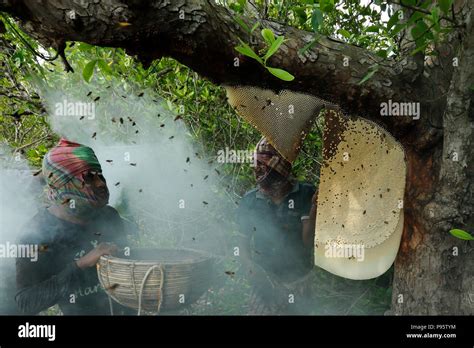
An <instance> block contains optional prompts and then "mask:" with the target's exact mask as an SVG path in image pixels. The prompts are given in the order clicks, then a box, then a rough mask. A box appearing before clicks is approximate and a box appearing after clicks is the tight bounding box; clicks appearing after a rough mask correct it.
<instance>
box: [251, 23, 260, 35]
mask: <svg viewBox="0 0 474 348" xmlns="http://www.w3.org/2000/svg"><path fill="white" fill-rule="evenodd" d="M259 25H260V23H259V22H257V23H255V24H254V25H253V27H252V29H250V33H253V32H254V30H255V29H257V27H258V26H259Z"/></svg>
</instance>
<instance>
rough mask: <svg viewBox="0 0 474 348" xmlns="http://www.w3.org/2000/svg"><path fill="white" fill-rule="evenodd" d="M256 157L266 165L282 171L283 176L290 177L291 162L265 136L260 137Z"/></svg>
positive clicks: (279, 171)
mask: <svg viewBox="0 0 474 348" xmlns="http://www.w3.org/2000/svg"><path fill="white" fill-rule="evenodd" d="M262 155H266V156H262ZM255 157H256V159H257V161H258V162H262V163H264V164H265V165H266V166H268V167H270V168H271V169H273V170H275V171H277V172H278V173H280V174H281V175H282V176H283V177H285V178H288V177H289V176H290V174H291V163H290V162H288V161H287V160H286V159H284V158H283V156H282V155H281V154H280V153H279V152H278V151H277V150H276V149H275V148H274V147H273V146H272V145H271V144H270V143H269V142H268V140H267V139H266V138H265V137H263V138H262V139H260V141H259V142H258V143H257V147H256V149H255Z"/></svg>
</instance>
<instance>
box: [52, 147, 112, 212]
mask: <svg viewBox="0 0 474 348" xmlns="http://www.w3.org/2000/svg"><path fill="white" fill-rule="evenodd" d="M88 171H95V172H102V168H101V166H100V163H99V161H98V159H97V157H96V155H95V153H94V151H93V150H92V149H91V148H90V147H87V146H84V145H81V144H78V143H74V142H71V141H68V140H66V139H64V138H62V139H61V140H60V141H59V143H58V145H57V146H56V147H54V148H52V149H51V150H50V151H49V152H48V153H47V154H46V155H45V156H44V158H43V176H44V178H45V180H46V183H47V184H48V187H47V197H48V200H49V201H50V202H51V204H53V205H57V206H59V207H61V208H63V209H62V210H63V211H65V212H66V213H68V214H71V215H74V216H76V217H85V216H87V215H88V214H91V215H94V211H96V210H97V208H101V207H103V206H105V205H106V204H107V203H108V193H107V194H106V195H105V197H98V196H97V195H96V194H95V193H94V191H93V189H92V188H91V187H90V186H89V185H87V184H86V183H85V182H84V179H83V174H84V173H86V172H88Z"/></svg>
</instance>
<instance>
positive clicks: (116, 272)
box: [97, 249, 212, 314]
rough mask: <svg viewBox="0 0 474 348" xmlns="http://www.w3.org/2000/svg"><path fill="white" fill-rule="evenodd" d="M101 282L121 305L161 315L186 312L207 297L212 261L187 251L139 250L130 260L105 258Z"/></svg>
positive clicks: (99, 268)
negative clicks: (185, 308) (200, 299)
mask: <svg viewBox="0 0 474 348" xmlns="http://www.w3.org/2000/svg"><path fill="white" fill-rule="evenodd" d="M97 273H98V276H99V281H100V283H101V285H102V286H103V287H104V289H105V291H106V292H107V294H108V295H109V296H110V297H111V298H112V299H114V300H115V301H117V302H118V303H120V304H122V305H124V306H126V307H129V308H133V309H136V310H138V314H140V312H141V311H142V310H145V311H148V312H155V313H158V312H160V310H172V309H178V308H183V307H185V306H187V305H189V304H192V303H193V302H195V301H196V300H197V299H198V298H199V297H201V296H202V295H203V293H204V292H205V291H206V289H207V288H208V287H209V285H210V283H211V275H212V259H211V258H210V257H209V256H208V255H205V254H203V253H201V252H197V251H194V250H186V249H179V250H174V249H135V250H131V252H130V256H129V257H128V258H117V257H113V256H102V257H101V258H100V260H99V262H98V263H97Z"/></svg>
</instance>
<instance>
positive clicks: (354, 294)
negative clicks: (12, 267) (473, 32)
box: [0, 0, 472, 314]
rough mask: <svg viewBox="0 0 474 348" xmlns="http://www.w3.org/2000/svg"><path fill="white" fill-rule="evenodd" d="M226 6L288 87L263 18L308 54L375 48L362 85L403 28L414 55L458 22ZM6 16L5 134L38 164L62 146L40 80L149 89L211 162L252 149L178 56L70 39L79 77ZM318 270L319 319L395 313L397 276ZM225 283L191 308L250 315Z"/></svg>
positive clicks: (318, 7)
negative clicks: (356, 276)
mask: <svg viewBox="0 0 474 348" xmlns="http://www.w3.org/2000/svg"><path fill="white" fill-rule="evenodd" d="M220 3H221V4H222V5H224V6H227V7H228V8H229V10H230V11H233V14H234V15H233V18H234V19H235V21H236V22H237V24H238V25H240V26H241V27H243V28H244V29H245V30H246V31H247V32H248V34H249V38H250V37H251V36H252V35H255V33H256V32H258V31H256V29H257V28H260V35H262V37H263V39H264V42H265V43H266V46H265V47H264V48H263V50H261V51H259V50H257V49H256V48H254V47H252V46H251V44H250V41H247V40H242V41H241V42H240V45H238V46H237V47H236V49H237V50H238V51H239V52H240V53H241V54H244V55H246V56H248V57H251V58H252V59H255V60H256V61H257V62H259V63H260V64H262V65H263V66H264V67H265V68H267V69H268V71H269V72H270V73H272V74H274V75H275V76H276V77H278V78H281V79H283V80H287V81H291V80H292V79H293V76H292V75H290V74H289V73H288V72H285V71H282V70H281V69H279V68H278V67H269V66H268V65H267V61H268V60H269V59H270V58H271V57H272V56H273V55H274V54H275V53H277V52H278V51H279V49H280V48H281V45H282V44H283V43H284V42H285V41H286V40H288V39H285V37H284V36H283V35H277V36H275V35H274V33H273V32H272V31H271V30H270V29H269V28H268V26H266V25H265V20H266V19H268V20H273V21H277V22H280V23H282V24H286V25H290V26H293V27H296V28H299V29H303V30H306V31H308V32H311V33H312V35H313V41H312V42H311V43H309V44H308V45H306V46H305V47H300V48H299V49H300V51H301V52H303V51H306V50H311V49H312V47H314V45H315V44H316V43H317V42H318V40H319V38H320V37H322V36H332V38H333V39H335V40H340V41H343V42H346V43H349V44H352V45H357V46H360V47H363V48H366V49H368V50H370V51H372V52H375V53H376V54H377V55H378V56H379V58H380V59H379V60H378V61H376V62H374V64H373V65H372V67H371V69H370V70H369V71H368V72H367V75H366V76H365V77H364V78H363V79H362V80H361V81H360V83H361V84H362V83H364V82H366V81H367V80H369V79H370V78H371V77H372V76H373V75H374V74H376V73H377V69H378V67H379V66H380V65H382V64H384V61H385V60H393V59H399V58H400V53H401V46H400V40H399V36H400V33H402V32H404V31H406V32H408V33H409V34H410V35H411V39H410V40H411V43H412V44H413V49H412V51H411V53H412V54H427V55H430V54H433V55H434V54H436V44H437V43H438V42H439V41H441V40H444V39H445V38H446V35H447V34H448V33H449V31H450V29H451V28H452V27H454V26H456V25H457V23H456V20H455V18H454V15H453V13H452V0H440V1H436V2H435V1H429V0H402V3H401V6H398V7H397V8H394V7H393V6H392V5H390V3H389V2H387V1H382V0H374V1H370V3H368V2H361V1H358V0H357V1H356V0H348V1H338V0H319V1H317V0H288V1H279V0H278V1H277V0H255V1H252V2H251V3H250V2H249V1H246V0H221V1H220ZM253 4H254V5H255V6H254V5H253ZM255 12H256V13H258V16H255ZM248 18H250V20H249V19H248ZM1 19H2V21H3V22H4V24H5V28H6V32H4V30H0V61H1V64H0V70H1V73H2V75H1V76H0V136H1V137H2V141H3V142H6V143H7V144H8V145H9V146H10V147H11V148H12V149H13V150H14V151H17V152H20V153H22V154H24V155H25V156H26V158H28V160H29V161H30V163H31V164H32V165H33V166H35V167H38V166H40V164H41V159H42V156H43V155H44V154H45V153H46V151H48V149H50V148H51V147H52V146H53V145H54V143H55V142H56V141H57V135H55V134H54V133H53V132H52V131H51V129H50V128H49V126H48V123H47V122H46V111H45V109H44V107H43V105H42V102H41V100H40V99H39V96H38V94H37V93H36V92H35V89H34V86H35V85H37V83H38V81H39V82H41V83H44V84H58V85H60V86H74V85H75V84H77V82H78V81H80V80H85V81H87V82H90V81H92V80H93V79H95V80H94V82H97V83H98V84H99V85H100V86H102V87H103V88H104V89H105V88H114V86H111V81H118V82H119V84H120V85H121V86H122V87H123V88H125V89H126V90H128V91H130V93H137V94H138V93H140V91H144V90H147V91H152V93H153V94H154V95H155V96H156V98H157V99H158V98H159V97H162V98H165V100H167V103H166V105H167V107H168V108H169V109H170V110H171V111H173V112H174V113H175V114H179V116H180V117H181V118H182V119H183V121H184V122H185V123H186V125H187V127H188V130H189V135H190V136H191V137H192V138H193V139H194V140H195V142H196V143H197V144H200V146H201V147H202V151H201V152H202V153H205V154H207V156H208V157H209V159H210V160H212V159H213V158H215V155H216V153H217V151H218V150H220V149H223V148H225V147H226V146H227V147H229V148H232V149H239V150H251V149H253V147H254V146H255V143H256V142H257V141H258V139H259V138H260V135H259V133H258V132H257V131H256V130H255V129H254V128H253V127H251V126H250V125H249V124H247V123H245V122H243V121H242V120H241V119H240V118H238V117H237V116H236V115H235V112H234V110H233V109H232V108H231V107H230V106H229V105H228V104H227V102H226V95H225V91H224V89H223V88H221V87H220V86H215V85H213V84H212V83H210V82H209V81H207V80H204V79H202V78H200V77H199V76H198V75H197V74H196V73H194V72H193V71H191V70H190V69H189V68H187V67H186V66H183V65H181V64H180V63H178V62H177V61H175V60H173V59H170V58H162V59H161V60H158V61H155V62H153V63H152V64H151V66H150V67H144V66H142V65H141V64H140V63H139V62H136V61H135V60H134V58H133V57H130V56H128V55H126V53H125V51H124V50H122V49H119V48H110V47H94V46H91V45H89V44H86V43H81V42H69V43H68V44H67V47H66V50H65V54H66V57H67V59H68V61H69V62H70V64H71V66H72V67H73V68H74V69H75V71H76V73H74V74H71V73H66V72H65V71H64V67H63V64H61V63H60V62H59V61H57V60H53V59H50V58H49V57H52V54H50V53H49V52H48V51H47V50H45V49H44V48H42V47H40V45H39V44H38V43H37V42H36V41H35V40H32V39H31V38H29V37H28V36H27V35H26V34H24V33H22V32H21V30H20V28H19V27H18V26H17V24H16V23H15V22H14V21H13V20H12V19H11V18H9V17H7V16H2V17H1ZM0 29H1V28H0ZM109 86H111V87H109ZM322 126H323V123H322V118H320V119H318V122H315V124H314V126H313V129H312V130H311V132H309V134H308V135H307V137H306V139H305V142H304V144H303V148H302V151H301V154H300V156H299V158H298V159H297V160H296V161H295V163H294V172H295V175H296V177H297V178H298V179H299V180H306V181H309V182H312V183H318V171H319V166H320V163H321V147H322V136H321V127H322ZM220 170H221V172H222V174H223V175H224V176H225V177H226V180H227V182H229V183H230V184H229V186H228V187H227V188H226V190H227V192H226V194H227V193H228V194H230V195H231V197H233V198H235V199H238V197H240V196H241V195H242V194H243V193H244V192H245V191H246V190H247V189H249V188H251V187H252V185H253V184H254V180H253V173H252V169H251V167H250V166H248V165H235V164H224V165H222V168H221V169H220ZM221 194H223V193H221ZM453 231H454V232H453ZM453 231H451V233H452V234H453V235H454V236H455V237H458V238H462V237H465V238H463V239H467V237H466V235H469V234H468V233H467V232H464V231H461V230H453ZM463 232H464V233H463ZM469 236H470V238H472V236H471V235H469ZM222 262H223V263H222V264H221V268H222V269H228V268H229V267H237V268H236V269H238V265H231V264H230V263H229V262H230V261H229V260H223V261H222ZM315 273H316V274H315V277H316V279H318V281H317V282H315V293H316V294H318V296H317V297H316V298H315V299H314V301H315V302H314V303H313V304H312V308H314V313H313V314H335V313H340V314H382V313H383V312H384V311H385V310H386V309H387V308H388V305H389V302H390V296H391V284H390V283H391V277H392V271H389V272H387V274H386V275H384V276H383V277H379V278H377V279H375V280H371V281H365V282H351V281H346V280H343V279H341V278H338V277H335V276H332V275H330V274H329V273H327V272H325V271H322V270H316V271H315ZM222 283H223V284H225V285H224V286H225V287H226V292H225V294H223V293H221V290H219V289H211V290H210V291H209V294H207V296H206V297H205V299H204V300H205V301H206V303H205V305H204V306H198V308H194V309H193V310H192V312H193V313H200V314H205V313H211V312H212V311H215V310H216V308H217V309H218V311H219V313H223V314H235V313H241V314H244V310H243V309H242V306H241V303H242V301H243V300H244V299H245V298H246V296H247V295H248V290H249V285H248V283H247V282H246V281H245V279H243V278H240V277H238V276H235V277H234V278H230V277H224V279H223V280H222ZM208 302H209V303H213V304H214V305H213V306H212V310H211V309H207V307H206V306H207V303H208ZM51 313H53V312H51ZM54 313H55V312H54Z"/></svg>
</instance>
